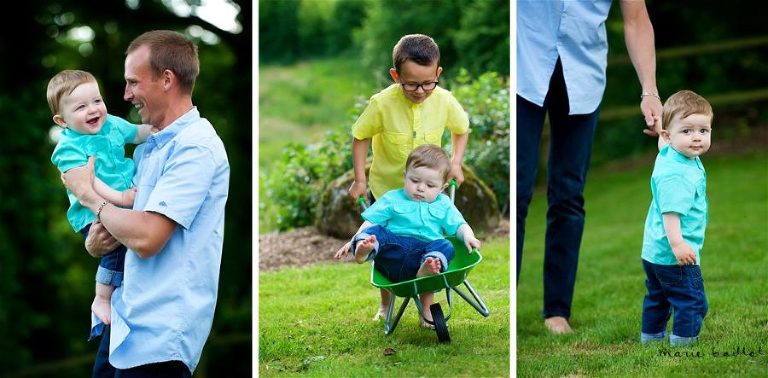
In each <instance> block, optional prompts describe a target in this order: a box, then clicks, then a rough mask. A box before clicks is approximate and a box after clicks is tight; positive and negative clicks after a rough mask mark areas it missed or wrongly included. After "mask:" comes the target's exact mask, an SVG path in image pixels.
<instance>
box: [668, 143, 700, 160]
mask: <svg viewBox="0 0 768 378" xmlns="http://www.w3.org/2000/svg"><path fill="white" fill-rule="evenodd" d="M664 149H666V150H667V151H666V153H665V155H667V156H668V157H669V158H670V159H672V160H674V161H677V162H680V163H684V164H689V165H696V160H697V159H696V158H693V159H691V158H689V157H687V156H685V155H683V154H681V153H680V152H678V151H677V150H676V149H674V148H673V147H672V145H671V144H669V143H668V144H667V145H666V146H664Z"/></svg>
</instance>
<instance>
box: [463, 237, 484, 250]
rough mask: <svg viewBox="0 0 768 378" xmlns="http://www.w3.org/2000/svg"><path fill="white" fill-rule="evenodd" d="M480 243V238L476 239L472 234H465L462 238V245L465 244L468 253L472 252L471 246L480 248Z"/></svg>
mask: <svg viewBox="0 0 768 378" xmlns="http://www.w3.org/2000/svg"><path fill="white" fill-rule="evenodd" d="M481 244H482V243H481V242H480V240H477V238H475V237H474V236H467V237H466V238H465V239H464V245H466V246H467V250H468V251H469V253H472V248H477V249H480V245H481Z"/></svg>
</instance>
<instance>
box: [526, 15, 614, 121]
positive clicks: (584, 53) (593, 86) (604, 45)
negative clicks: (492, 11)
mask: <svg viewBox="0 0 768 378" xmlns="http://www.w3.org/2000/svg"><path fill="white" fill-rule="evenodd" d="M610 9H611V0H594V1H572V0H558V1H552V0H547V1H540V0H535V1H533V0H521V1H518V2H517V29H516V30H517V56H516V59H517V94H518V95H519V96H520V97H522V98H524V99H526V100H528V101H530V102H532V103H534V104H536V105H538V106H543V105H544V99H545V98H546V97H547V92H548V91H549V81H550V79H551V78H552V74H553V73H554V71H555V64H556V63H557V59H558V58H559V59H560V61H561V63H562V66H563V76H564V77H565V84H566V85H565V87H566V89H567V91H568V103H569V106H570V111H569V114H590V113H593V112H594V111H595V110H597V107H598V106H599V105H600V101H601V100H602V98H603V92H605V70H606V67H607V65H608V38H607V34H606V31H605V20H606V19H607V18H608V12H609V11H610Z"/></svg>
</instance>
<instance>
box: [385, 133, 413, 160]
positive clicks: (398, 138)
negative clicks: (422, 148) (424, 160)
mask: <svg viewBox="0 0 768 378" xmlns="http://www.w3.org/2000/svg"><path fill="white" fill-rule="evenodd" d="M381 138H382V142H384V145H385V146H386V148H387V150H388V151H389V155H391V156H392V157H393V158H397V159H400V160H403V161H405V160H406V159H407V158H408V154H409V153H411V147H412V146H411V144H412V140H411V135H410V134H408V133H395V132H384V133H382V137H381Z"/></svg>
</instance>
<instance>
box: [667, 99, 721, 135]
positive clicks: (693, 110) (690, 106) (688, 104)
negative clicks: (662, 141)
mask: <svg viewBox="0 0 768 378" xmlns="http://www.w3.org/2000/svg"><path fill="white" fill-rule="evenodd" d="M691 114H703V115H706V116H709V117H712V116H713V113H712V105H710V104H709V101H707V100H706V99H705V98H704V97H701V96H700V95H698V94H697V93H696V92H694V91H689V90H682V91H679V92H677V93H675V94H673V95H672V96H669V98H667V101H666V102H664V110H663V111H662V113H661V128H662V129H664V130H669V125H670V123H671V122H672V119H673V118H675V116H678V115H679V116H680V118H679V119H683V118H685V117H688V116H689V115H691Z"/></svg>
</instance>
